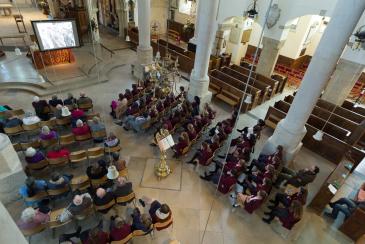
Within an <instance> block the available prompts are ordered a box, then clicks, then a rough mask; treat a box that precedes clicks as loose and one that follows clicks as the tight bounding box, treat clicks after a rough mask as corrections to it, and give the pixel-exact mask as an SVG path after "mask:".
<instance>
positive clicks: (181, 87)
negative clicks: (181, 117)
mask: <svg viewBox="0 0 365 244" xmlns="http://www.w3.org/2000/svg"><path fill="white" fill-rule="evenodd" d="M179 90H180V93H179V95H177V97H176V99H179V100H185V99H186V96H187V93H186V91H185V88H184V87H183V86H180V87H179Z"/></svg>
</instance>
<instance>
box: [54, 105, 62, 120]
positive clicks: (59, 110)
mask: <svg viewBox="0 0 365 244" xmlns="http://www.w3.org/2000/svg"><path fill="white" fill-rule="evenodd" d="M53 116H54V117H55V118H56V119H62V117H63V116H62V105H61V104H57V105H56V109H55V111H54V112H53Z"/></svg>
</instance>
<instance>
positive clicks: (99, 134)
mask: <svg viewBox="0 0 365 244" xmlns="http://www.w3.org/2000/svg"><path fill="white" fill-rule="evenodd" d="M91 135H92V137H93V139H100V138H106V130H99V131H95V132H92V133H91Z"/></svg>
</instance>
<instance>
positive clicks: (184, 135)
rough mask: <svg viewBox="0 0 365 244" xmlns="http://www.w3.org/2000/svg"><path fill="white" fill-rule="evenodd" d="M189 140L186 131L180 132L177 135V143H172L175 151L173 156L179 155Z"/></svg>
mask: <svg viewBox="0 0 365 244" xmlns="http://www.w3.org/2000/svg"><path fill="white" fill-rule="evenodd" d="M189 143H190V140H189V135H188V133H186V132H182V133H181V135H180V136H179V139H178V143H177V144H175V145H174V147H173V150H174V152H175V154H174V157H175V158H177V157H180V156H181V155H182V153H183V150H184V149H185V148H186V147H187V146H189Z"/></svg>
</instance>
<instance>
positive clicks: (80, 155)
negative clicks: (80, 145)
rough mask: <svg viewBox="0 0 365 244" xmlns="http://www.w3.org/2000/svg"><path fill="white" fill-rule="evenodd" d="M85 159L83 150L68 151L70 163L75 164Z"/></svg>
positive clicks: (85, 154)
mask: <svg viewBox="0 0 365 244" xmlns="http://www.w3.org/2000/svg"><path fill="white" fill-rule="evenodd" d="M86 160H87V153H86V151H85V150H81V151H76V152H71V153H70V162H71V164H77V163H80V162H82V161H86Z"/></svg>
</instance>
